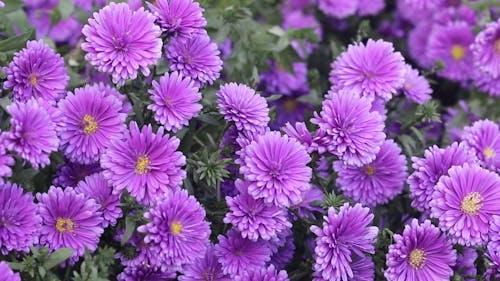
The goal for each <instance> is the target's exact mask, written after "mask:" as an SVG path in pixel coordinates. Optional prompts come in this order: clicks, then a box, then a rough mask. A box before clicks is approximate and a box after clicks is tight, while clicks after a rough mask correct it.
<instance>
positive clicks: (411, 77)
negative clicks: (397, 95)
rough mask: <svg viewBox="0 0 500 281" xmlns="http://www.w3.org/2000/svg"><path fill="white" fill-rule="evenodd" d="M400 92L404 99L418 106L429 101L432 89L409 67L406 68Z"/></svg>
mask: <svg viewBox="0 0 500 281" xmlns="http://www.w3.org/2000/svg"><path fill="white" fill-rule="evenodd" d="M402 90H403V94H404V95H405V96H406V97H408V98H409V99H410V100H412V101H414V102H416V103H418V104H424V103H425V102H426V101H428V100H430V99H431V94H432V89H431V86H430V85H429V82H428V81H427V79H425V77H423V76H420V74H419V73H418V70H416V69H413V68H412V67H411V66H410V65H407V66H406V72H405V76H404V83H403V89H402Z"/></svg>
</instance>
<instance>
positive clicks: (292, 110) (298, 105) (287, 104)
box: [269, 96, 313, 130]
mask: <svg viewBox="0 0 500 281" xmlns="http://www.w3.org/2000/svg"><path fill="white" fill-rule="evenodd" d="M269 107H274V108H275V110H274V111H275V113H276V117H275V118H274V120H273V121H272V122H271V124H270V125H269V127H270V128H271V129H273V130H279V129H280V128H281V127H283V126H284V125H285V124H286V123H296V122H302V121H304V117H305V116H306V113H308V111H309V110H311V109H313V106H312V105H311V103H308V102H303V101H300V100H298V98H297V97H288V96H283V97H281V98H280V99H277V100H274V101H271V102H269Z"/></svg>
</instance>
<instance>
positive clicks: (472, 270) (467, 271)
mask: <svg viewBox="0 0 500 281" xmlns="http://www.w3.org/2000/svg"><path fill="white" fill-rule="evenodd" d="M492 229H493V227H492ZM477 257H478V255H477V251H476V249H474V248H470V247H465V248H463V250H462V253H458V255H457V263H456V265H455V267H454V268H453V269H454V271H455V272H457V273H458V274H460V276H463V277H464V279H465V280H466V281H474V280H475V278H474V277H472V276H475V275H476V274H477V268H476V265H475V264H474V263H475V262H476V259H477Z"/></svg>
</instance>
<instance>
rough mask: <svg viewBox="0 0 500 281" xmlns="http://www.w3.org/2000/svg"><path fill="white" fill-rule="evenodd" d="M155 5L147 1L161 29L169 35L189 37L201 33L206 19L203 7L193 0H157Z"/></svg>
mask: <svg viewBox="0 0 500 281" xmlns="http://www.w3.org/2000/svg"><path fill="white" fill-rule="evenodd" d="M155 3H156V5H153V4H151V3H149V2H147V4H148V7H149V9H150V10H151V12H152V13H153V14H154V15H155V17H156V21H157V22H158V24H159V25H160V27H161V29H162V30H163V31H165V32H166V33H168V34H170V35H175V36H179V37H190V36H192V35H193V34H197V33H203V32H204V31H205V30H204V28H205V26H206V25H207V21H206V20H205V18H204V17H203V11H204V10H203V8H201V7H200V4H199V3H198V2H195V1H193V0H157V1H156V2H155Z"/></svg>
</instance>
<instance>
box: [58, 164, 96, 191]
mask: <svg viewBox="0 0 500 281" xmlns="http://www.w3.org/2000/svg"><path fill="white" fill-rule="evenodd" d="M100 171H101V166H100V165H99V163H93V164H90V165H82V164H78V163H72V162H66V164H61V165H59V166H58V167H57V172H56V176H55V178H54V179H53V180H52V184H53V185H55V186H76V185H77V184H78V183H79V182H80V181H81V180H83V179H84V178H85V177H87V176H90V175H92V174H94V173H98V172H100Z"/></svg>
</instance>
